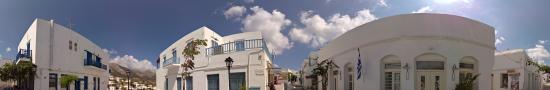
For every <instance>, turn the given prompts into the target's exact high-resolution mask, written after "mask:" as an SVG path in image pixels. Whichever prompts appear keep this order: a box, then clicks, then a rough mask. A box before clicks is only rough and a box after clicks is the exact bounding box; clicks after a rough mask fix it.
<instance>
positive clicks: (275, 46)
mask: <svg viewBox="0 0 550 90" xmlns="http://www.w3.org/2000/svg"><path fill="white" fill-rule="evenodd" d="M250 10H251V11H252V14H250V15H247V16H246V17H245V18H244V19H243V20H242V24H243V25H244V26H243V28H242V30H243V32H251V31H259V32H261V33H262V35H263V37H264V39H265V40H266V43H267V46H268V47H269V49H270V51H273V53H274V54H281V53H282V52H283V51H284V50H285V49H290V48H291V47H292V44H291V42H289V40H288V37H286V36H285V35H283V34H282V33H281V30H283V29H284V28H285V27H286V26H288V25H290V24H291V21H290V20H289V19H286V18H285V14H283V13H281V12H279V11H278V10H273V11H271V12H268V11H266V10H264V9H263V8H261V7H258V6H254V7H252V8H250Z"/></svg>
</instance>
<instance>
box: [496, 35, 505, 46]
mask: <svg viewBox="0 0 550 90" xmlns="http://www.w3.org/2000/svg"><path fill="white" fill-rule="evenodd" d="M495 38H496V39H495V45H500V44H502V42H503V41H505V40H506V38H504V37H502V36H500V37H495Z"/></svg>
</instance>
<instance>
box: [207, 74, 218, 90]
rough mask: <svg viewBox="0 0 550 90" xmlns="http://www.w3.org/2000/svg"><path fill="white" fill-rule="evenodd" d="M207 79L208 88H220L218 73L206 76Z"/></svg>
mask: <svg viewBox="0 0 550 90" xmlns="http://www.w3.org/2000/svg"><path fill="white" fill-rule="evenodd" d="M206 78H207V80H208V90H220V75H219V74H213V75H208V76H206Z"/></svg>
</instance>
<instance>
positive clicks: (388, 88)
mask: <svg viewBox="0 0 550 90" xmlns="http://www.w3.org/2000/svg"><path fill="white" fill-rule="evenodd" d="M381 78H382V82H383V84H382V90H401V59H399V57H397V56H395V55H388V56H384V58H382V77H381Z"/></svg>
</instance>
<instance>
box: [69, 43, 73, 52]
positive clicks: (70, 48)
mask: <svg viewBox="0 0 550 90" xmlns="http://www.w3.org/2000/svg"><path fill="white" fill-rule="evenodd" d="M69 50H73V41H69Z"/></svg>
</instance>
